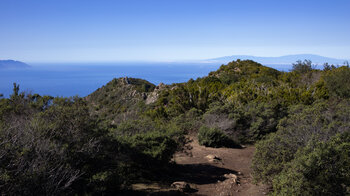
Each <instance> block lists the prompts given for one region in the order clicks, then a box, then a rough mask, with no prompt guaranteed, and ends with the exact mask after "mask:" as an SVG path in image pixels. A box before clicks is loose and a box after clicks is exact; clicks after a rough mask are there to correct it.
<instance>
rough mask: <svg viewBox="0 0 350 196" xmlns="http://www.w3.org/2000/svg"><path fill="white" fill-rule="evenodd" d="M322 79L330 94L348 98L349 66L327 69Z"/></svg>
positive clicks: (349, 86) (349, 91)
mask: <svg viewBox="0 0 350 196" xmlns="http://www.w3.org/2000/svg"><path fill="white" fill-rule="evenodd" d="M324 80H325V82H326V87H327V89H328V90H329V92H330V93H331V94H332V95H334V96H337V97H340V98H350V85H349V84H350V68H349V67H348V66H342V67H339V68H337V69H332V70H331V71H328V72H327V73H326V75H325V77H324Z"/></svg>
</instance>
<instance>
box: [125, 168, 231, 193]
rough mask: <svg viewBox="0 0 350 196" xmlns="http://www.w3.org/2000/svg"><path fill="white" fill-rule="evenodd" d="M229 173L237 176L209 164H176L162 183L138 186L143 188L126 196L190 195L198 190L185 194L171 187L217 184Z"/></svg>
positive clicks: (166, 173) (164, 174)
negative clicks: (174, 183)
mask: <svg viewBox="0 0 350 196" xmlns="http://www.w3.org/2000/svg"><path fill="white" fill-rule="evenodd" d="M162 172H164V171H162ZM229 173H233V174H237V172H236V171H234V170H230V169H225V168H221V167H217V166H214V165H209V164H185V165H176V164H174V165H172V166H171V167H170V168H169V169H168V171H166V172H164V173H163V175H162V179H163V181H162V182H151V183H148V184H138V186H139V187H140V185H141V186H142V188H140V189H138V190H133V191H128V192H127V193H126V194H125V195H135V196H139V195H140V196H141V195H142V196H143V195H150V196H158V195H166V196H167V195H169V196H173V195H174V196H177V195H188V193H195V192H197V190H195V189H192V190H191V191H190V192H187V193H183V192H181V191H178V190H174V189H173V188H171V187H170V185H171V184H172V183H173V182H176V181H185V182H187V183H189V184H197V185H203V184H211V183H216V182H218V181H219V180H220V181H223V180H225V179H226V178H225V177H224V176H223V175H224V174H229ZM159 175H161V174H159Z"/></svg>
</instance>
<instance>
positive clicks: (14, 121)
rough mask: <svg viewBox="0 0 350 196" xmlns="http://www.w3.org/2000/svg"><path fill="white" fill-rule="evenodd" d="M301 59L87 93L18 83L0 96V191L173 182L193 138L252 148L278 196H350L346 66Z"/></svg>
mask: <svg viewBox="0 0 350 196" xmlns="http://www.w3.org/2000/svg"><path fill="white" fill-rule="evenodd" d="M293 67H294V69H293V70H291V71H290V72H280V71H277V70H275V69H272V68H269V67H265V66H263V65H261V64H259V63H256V62H254V61H249V60H246V61H240V60H237V61H233V62H230V63H228V64H227V65H222V66H221V67H220V68H219V69H218V70H217V71H213V72H211V73H209V75H208V76H207V77H203V78H197V79H195V80H194V79H191V80H189V81H188V82H185V83H179V84H172V85H164V84H160V85H158V86H155V85H154V84H151V83H149V82H147V81H145V80H141V79H134V78H119V79H113V80H112V81H111V82H109V83H108V84H106V85H105V86H103V87H101V88H99V89H98V90H96V91H95V92H93V93H92V94H90V95H89V96H87V97H85V98H79V97H73V98H53V97H50V96H40V95H36V94H35V95H30V94H28V95H25V94H24V93H20V92H19V87H18V86H17V85H14V92H13V94H12V96H11V97H10V98H1V99H0V193H1V194H4V195H8V194H19V195H28V194H40V195H42V194H49V195H62V194H64V195H65V194H77V195H83V194H92V195H93V194H102V193H103V194H116V193H120V191H123V190H127V189H129V188H130V186H129V185H130V184H132V183H135V182H146V181H163V182H164V183H169V182H167V181H166V177H165V176H166V175H170V174H169V172H170V173H171V169H169V168H171V165H172V163H171V158H172V156H173V154H174V153H175V152H176V151H179V150H181V148H182V147H183V145H184V144H185V143H186V139H185V135H186V134H191V135H196V136H198V140H199V143H200V144H201V145H205V146H210V147H240V145H241V144H255V145H256V152H255V155H254V159H253V165H252V168H253V170H254V173H253V176H254V178H255V180H256V181H257V182H262V183H266V184H269V185H271V187H272V190H273V191H272V193H273V194H275V195H289V193H292V195H330V193H331V190H334V191H335V192H334V191H333V193H334V194H335V195H346V194H349V175H350V173H349V168H348V167H347V165H348V162H349V156H350V154H349V151H348V145H349V141H348V139H349V137H348V133H349V131H350V116H349V115H350V113H349V111H350V100H349V98H350V92H349V90H350V89H349V86H350V83H349V78H350V68H349V66H342V67H336V66H330V65H328V64H326V65H325V68H324V70H315V69H314V67H313V66H312V64H311V62H310V61H304V62H301V61H299V62H297V63H296V64H295V65H294V66H293ZM328 168H330V169H329V170H328ZM330 181H331V183H330Z"/></svg>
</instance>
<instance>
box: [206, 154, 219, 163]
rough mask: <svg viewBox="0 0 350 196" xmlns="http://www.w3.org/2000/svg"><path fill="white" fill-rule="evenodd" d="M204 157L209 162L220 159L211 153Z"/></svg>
mask: <svg viewBox="0 0 350 196" xmlns="http://www.w3.org/2000/svg"><path fill="white" fill-rule="evenodd" d="M205 158H207V159H208V161H209V162H217V161H221V158H220V157H218V156H216V155H212V154H209V155H207V156H206V157H205Z"/></svg>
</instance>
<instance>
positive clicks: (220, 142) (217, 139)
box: [198, 126, 238, 148]
mask: <svg viewBox="0 0 350 196" xmlns="http://www.w3.org/2000/svg"><path fill="white" fill-rule="evenodd" d="M198 141H199V144H200V145H204V146H207V147H214V148H219V147H238V145H237V144H236V143H235V142H234V141H233V140H232V139H231V138H230V137H228V136H227V135H226V134H225V133H224V132H222V131H221V130H220V129H217V128H209V127H206V126H202V127H201V128H200V129H199V132H198Z"/></svg>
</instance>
